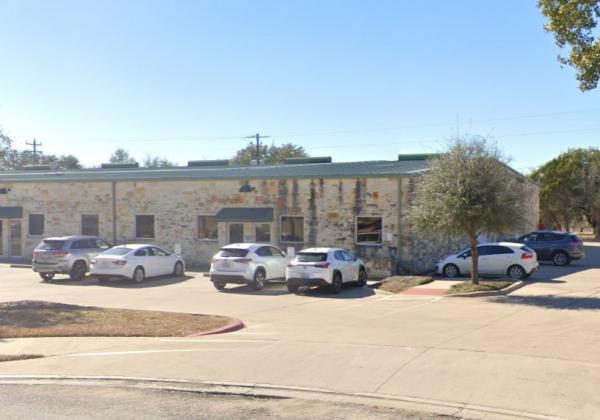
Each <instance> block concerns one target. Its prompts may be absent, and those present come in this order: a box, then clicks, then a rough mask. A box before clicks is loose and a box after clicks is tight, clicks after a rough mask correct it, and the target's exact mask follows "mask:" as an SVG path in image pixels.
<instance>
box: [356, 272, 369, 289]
mask: <svg viewBox="0 0 600 420" xmlns="http://www.w3.org/2000/svg"><path fill="white" fill-rule="evenodd" d="M356 285H357V286H358V287H365V286H366V285H367V270H365V269H362V268H361V269H360V271H359V272H358V281H357V282H356Z"/></svg>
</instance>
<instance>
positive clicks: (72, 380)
mask: <svg viewBox="0 0 600 420" xmlns="http://www.w3.org/2000/svg"><path fill="white" fill-rule="evenodd" d="M0 384H5V385H6V384H10V385H72V386H104V387H107V386H120V387H128V388H139V389H155V390H165V391H179V392H196V393H199V394H211V395H237V396H245V397H263V398H274V399H277V398H279V399H289V398H297V399H305V400H317V401H326V402H337V403H354V404H362V405H367V406H374V405H377V406H382V405H383V406H387V407H391V408H398V409H404V410H411V411H416V412H419V413H432V414H438V415H448V416H456V417H460V418H469V419H481V418H486V419H506V420H508V419H515V418H522V419H538V420H565V419H564V418H562V417H555V416H549V415H545V414H540V413H531V412H526V411H519V410H511V409H503V408H497V407H490V406H482V405H476V404H470V403H461V402H452V401H442V400H433V399H426V398H418V397H409V396H397V395H390V394H378V393H369V392H356V393H352V392H338V391H333V390H329V389H323V388H312V387H302V386H286V385H281V386H280V385H272V384H260V383H242V382H218V381H190V380H184V379H165V378H148V377H126V376H69V375H0Z"/></svg>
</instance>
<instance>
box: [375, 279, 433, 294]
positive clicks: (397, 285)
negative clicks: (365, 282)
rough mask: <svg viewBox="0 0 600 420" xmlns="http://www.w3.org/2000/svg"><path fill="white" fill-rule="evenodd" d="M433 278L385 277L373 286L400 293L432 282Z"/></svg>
mask: <svg viewBox="0 0 600 420" xmlns="http://www.w3.org/2000/svg"><path fill="white" fill-rule="evenodd" d="M432 281H433V278H431V277H430V276H392V277H388V278H386V279H384V280H383V281H382V282H381V283H380V284H377V285H375V286H373V287H374V288H376V289H380V290H385V291H386V292H391V293H399V292H401V291H403V290H406V289H410V288H411V287H416V286H421V285H422V284H427V283H431V282H432Z"/></svg>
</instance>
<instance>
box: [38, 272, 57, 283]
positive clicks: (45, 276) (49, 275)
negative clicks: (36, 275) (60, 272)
mask: <svg viewBox="0 0 600 420" xmlns="http://www.w3.org/2000/svg"><path fill="white" fill-rule="evenodd" d="M40 277H41V278H42V280H44V281H50V280H52V279H53V278H54V273H40Z"/></svg>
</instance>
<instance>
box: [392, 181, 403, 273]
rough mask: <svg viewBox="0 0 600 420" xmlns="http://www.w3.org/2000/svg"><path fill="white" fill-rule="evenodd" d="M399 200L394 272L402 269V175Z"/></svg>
mask: <svg viewBox="0 0 600 420" xmlns="http://www.w3.org/2000/svg"><path fill="white" fill-rule="evenodd" d="M397 194H398V202H397V206H396V212H397V213H398V215H397V216H398V220H397V223H396V258H395V259H394V269H393V270H392V272H393V274H400V270H398V265H399V263H400V258H401V255H402V196H403V195H404V194H403V189H402V177H401V176H399V177H398V192H397Z"/></svg>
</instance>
